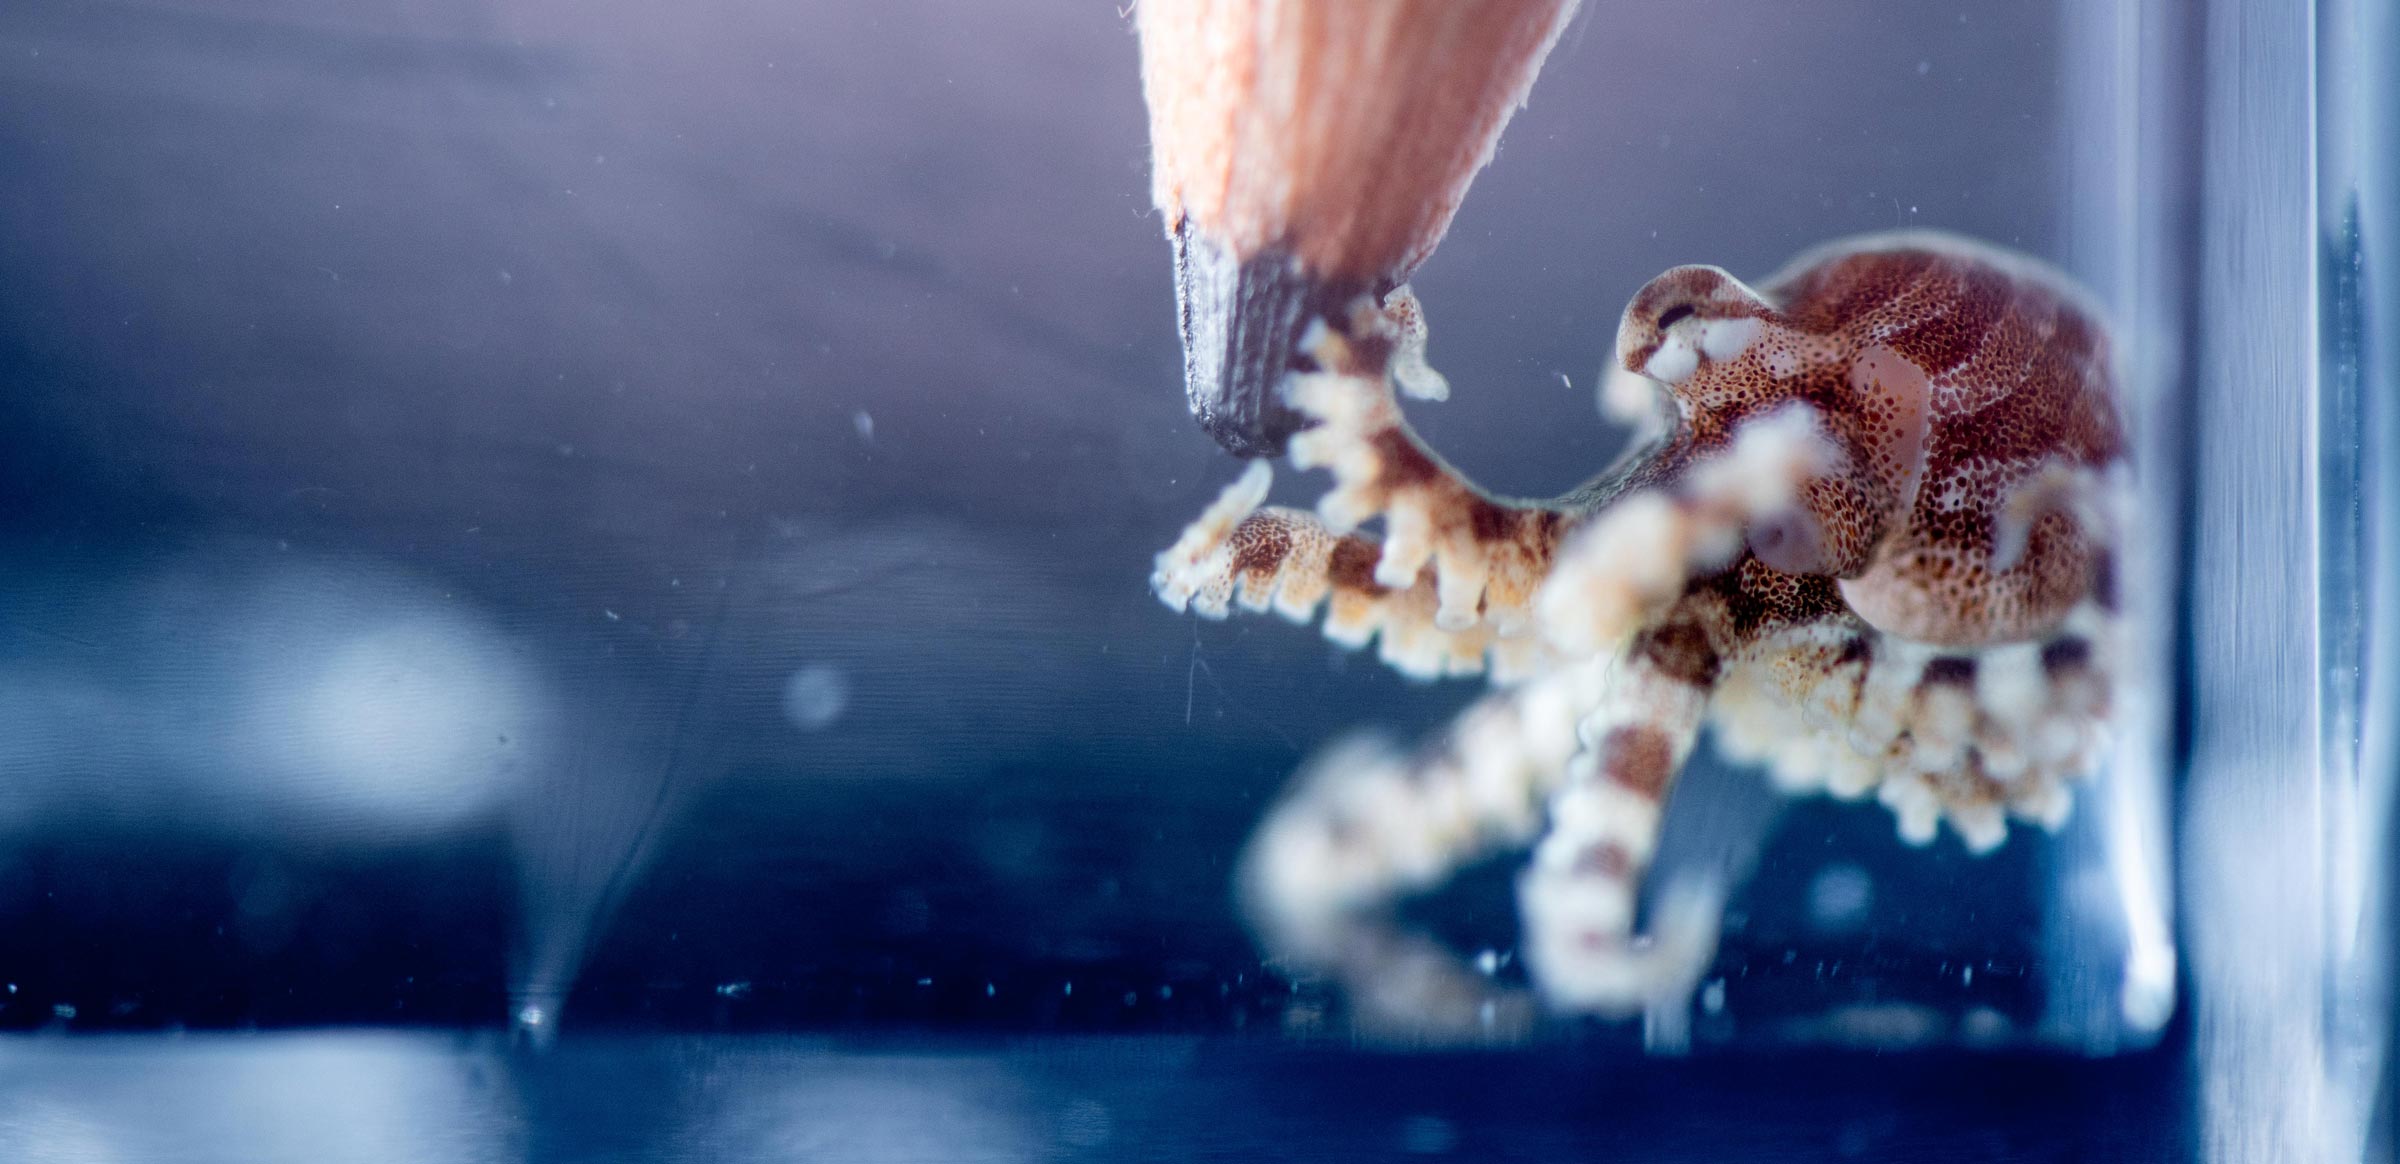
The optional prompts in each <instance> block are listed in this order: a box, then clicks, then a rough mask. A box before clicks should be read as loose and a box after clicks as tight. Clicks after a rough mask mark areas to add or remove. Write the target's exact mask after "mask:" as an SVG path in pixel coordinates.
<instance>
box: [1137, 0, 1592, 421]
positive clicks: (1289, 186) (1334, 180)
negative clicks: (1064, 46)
mask: <svg viewBox="0 0 2400 1164" xmlns="http://www.w3.org/2000/svg"><path fill="white" fill-rule="evenodd" d="M1574 8H1575V5H1574V3H1573V0H1488V2H1485V3H1475V4H1459V3H1455V2H1453V0H1142V2H1141V3H1140V4H1139V5H1137V6H1136V7H1135V9H1134V13H1135V21H1136V26H1137V28H1138V29H1139V31H1140V34H1141V42H1142V89H1143V92H1144V95H1145V96H1146V97H1147V98H1148V101H1149V108H1150V140H1151V150H1152V170H1151V196H1152V199H1153V201H1155V202H1156V203H1157V205H1158V208H1159V210H1160V211H1161V212H1162V213H1163V214H1164V215H1165V217H1166V224H1167V234H1168V237H1169V239H1170V240H1171V241H1172V243H1173V245H1174V249H1175V284H1176V301H1177V304H1178V307H1179V311H1180V317H1181V330H1182V333H1183V341H1184V386H1185V390H1186V392H1187V394H1188V395H1189V397H1190V400H1191V405H1192V411H1193V415H1194V416H1195V417H1197V418H1198V419H1199V420H1200V422H1201V424H1202V425H1203V426H1204V427H1206V428H1207V429H1208V430H1209V432H1210V433H1211V434H1212V435H1214V436H1216V437H1217V439H1218V440H1219V441H1220V442H1221V443H1223V444H1224V445H1225V446H1226V448H1227V449H1229V450H1230V451H1232V452H1234V453H1236V454H1237V455H1244V456H1253V455H1262V454H1264V455H1273V454H1276V453H1279V452H1280V451H1281V450H1282V442H1283V440H1284V439H1285V438H1286V437H1288V436H1289V435H1290V433H1291V432H1292V431H1293V430H1295V429H1296V428H1298V427H1299V424H1300V419H1299V417H1298V415H1297V414H1295V413H1293V412H1291V411H1290V410H1289V409H1288V408H1286V407H1284V406H1283V405H1282V404H1281V403H1280V402H1278V401H1277V400H1276V399H1275V398H1274V395H1273V391H1274V387H1275V384H1276V382H1277V381H1279V380H1280V379H1281V378H1282V376H1283V373H1284V371H1285V370H1286V369H1287V367H1288V366H1289V365H1290V362H1291V359H1292V356H1293V354H1294V347H1293V345H1294V343H1295V342H1296V341H1297V339H1298V337H1299V335H1300V333H1301V331H1302V330H1303V329H1304V328H1305V326H1306V324H1307V322H1308V320H1309V319H1311V318H1313V317H1315V316H1318V315H1322V314H1325V313H1327V312H1328V311H1338V310H1340V309H1342V308H1343V307H1345V306H1346V305H1347V304H1348V303H1349V301H1350V300H1351V299H1353V298H1355V297H1356V296H1358V295H1361V294H1381V293H1383V292H1385V291H1388V290H1390V289H1391V288H1393V287H1394V286H1397V285H1398V284H1400V283H1402V282H1405V281H1406V280H1407V277H1408V274H1409V272H1411V271H1413V270H1414V269H1415V268H1416V266H1417V264H1418V263H1420V262H1423V261H1424V259H1425V257H1426V256H1427V255H1428V254H1431V253H1432V251H1433V248H1434V246H1435V244H1437V243H1438V242H1439V241H1440V240H1441V237H1442V234H1443V232H1444V231H1446V230H1447V229H1449V225H1450V219H1451V216H1452V215H1453V214H1455V213H1456V212H1457V210H1458V204H1459V200H1460V199H1461V198H1463V197H1464V196H1465V195H1466V191H1467V186H1468V184H1469V183H1470V182H1471V181H1472V180H1473V179H1474V176H1475V174H1476V172H1477V171H1479V170H1481V169H1482V168H1483V166H1484V164H1485V163H1486V162H1488V161H1490V160H1491V156H1492V151H1493V149H1494V147H1495V146H1496V145H1497V144H1498V142H1499V139H1500V132H1501V130H1502V129H1503V128H1504V127H1505V126H1506V125H1507V123H1508V119H1509V116H1510V115H1511V114H1512V113H1514V112H1515V111H1516V109H1517V107H1518V106H1520V105H1522V104H1523V103H1524V100H1525V94H1526V91H1527V90H1528V89H1529V88H1530V87H1531V86H1532V84H1533V79H1534V76H1535V74H1537V73H1538V72H1539V71H1540V69H1541V64H1542V59H1543V58H1544V57H1545V56H1546V55H1548V53H1549V51H1550V46H1551V44H1552V43H1553V42H1554V41H1556V39H1557V37H1558V34H1559V32H1560V31H1561V30H1562V29H1563V28H1564V27H1565V26H1566V22H1567V19H1568V17H1569V16H1570V15H1571V14H1572V13H1573V11H1574ZM1396 78H1398V79H1404V80H1403V83H1397V84H1396V83H1394V80H1395V79H1396Z"/></svg>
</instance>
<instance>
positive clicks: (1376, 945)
mask: <svg viewBox="0 0 2400 1164" xmlns="http://www.w3.org/2000/svg"><path fill="white" fill-rule="evenodd" d="M1604 675H1605V664H1603V663H1590V664H1583V665H1578V666H1573V667H1565V668H1559V669H1555V670H1552V671H1549V672H1547V673H1545V674H1544V675H1542V676H1541V677H1539V678H1537V679H1535V680H1533V681H1531V682H1528V683H1526V684H1524V685H1521V686H1519V687H1515V688H1511V689H1508V690H1505V691H1500V692H1495V693H1494V694H1492V695H1488V696H1486V697H1484V698H1483V699H1482V700H1480V701H1478V702H1477V703H1476V704H1475V705H1474V706H1472V707H1470V708H1469V709H1468V710H1467V711H1466V712H1465V713H1464V714H1463V715H1461V716H1460V717H1459V719H1458V720H1457V722H1456V723H1454V724H1453V725H1452V727H1451V728H1450V730H1449V731H1448V732H1446V733H1444V734H1443V735H1442V736H1441V737H1439V738H1438V739H1436V740H1435V741H1433V742H1432V743H1430V744H1429V745H1427V746H1426V747H1424V748H1422V749H1420V750H1418V751H1417V752H1416V753H1414V754H1413V755H1402V754H1400V753H1398V752H1396V751H1394V750H1392V749H1391V748H1390V747H1388V746H1386V745H1384V744H1382V743H1379V742H1376V741H1373V740H1366V739H1354V740H1351V741H1349V742H1347V743H1345V744H1340V745H1336V746H1334V747H1332V748H1329V749H1327V750H1326V751H1325V752H1323V753H1321V754H1320V755H1319V756H1318V757H1317V758H1316V759H1315V760H1313V761H1311V762H1310V764H1309V765H1308V766H1307V767H1306V768H1305V769H1303V770H1302V772H1301V773H1300V775H1299V776H1298V777H1297V778H1296V779H1295V780H1294V781H1293V788H1292V791H1291V793H1290V794H1289V796H1288V797H1287V798H1286V799H1285V800H1284V801H1283V802H1282V803H1280V804H1279V805H1277V806H1276V807H1275V808H1274V809H1273V810H1272V811H1271V812H1269V813H1268V815H1267V818H1266V820H1265V821H1264V822H1263V823H1262V824H1261V825H1260V826H1259V829H1258V831H1257V833H1256V834H1254V836H1253V837H1252V840H1251V843H1250V846H1249V849H1248V851H1247V852H1246V853H1245V854H1244V856H1243V859H1242V869H1241V877H1240V884H1241V887H1242V900H1243V904H1244V907H1245V911H1246V912H1247V914H1248V915H1249V918H1250V921H1251V924H1252V925H1253V927H1254V928H1255V929H1256V930H1257V932H1258V934H1259V937H1260V940H1261V942H1262V943H1263V944H1264V945H1265V947H1266V948H1267V950H1268V951H1269V953H1270V955H1271V956H1272V957H1273V958H1275V959H1276V960H1278V961H1281V962H1283V963H1284V964H1286V965H1287V966H1288V967H1290V968H1291V969H1292V970H1294V971H1297V972H1300V973H1304V974H1326V975H1330V976H1331V977H1332V978H1333V979H1334V980H1335V981H1336V982H1337V983H1338V984H1339V985H1340V986H1341V987H1342V988H1343V991H1344V994H1345V996H1346V997H1348V998H1350V999H1351V1000H1352V1003H1353V1004H1354V1005H1355V1006H1356V1007H1358V1009H1359V1012H1360V1013H1359V1016H1358V1017H1359V1020H1360V1024H1361V1026H1362V1027H1363V1028H1364V1029H1366V1030H1368V1031H1370V1032H1378V1031H1380V1032H1383V1033H1395V1032H1406V1033H1408V1034H1410V1035H1412V1036H1414V1037H1418V1038H1426V1039H1434V1040H1439V1041H1457V1040H1474V1039H1485V1038H1490V1039H1513V1038H1516V1037H1519V1036H1521V1035H1522V1034H1523V1033H1524V1032H1525V1030H1526V1029H1527V1028H1528V1027H1529V1026H1530V1024H1531V1022H1532V1019H1533V1013H1534V1009H1533V1005H1532V1000H1531V999H1530V998H1529V997H1528V996H1526V995H1525V994H1524V992H1522V991H1512V990H1507V989H1504V988H1501V987H1500V986H1498V985H1496V984H1494V983H1493V982H1491V981H1490V980H1489V979H1488V978H1487V977H1485V976H1483V975H1480V974H1478V973H1476V972H1475V971H1473V970H1472V969H1470V968H1469V967H1467V966H1466V965H1465V964H1464V963H1462V962H1461V961H1460V960H1459V958H1458V956H1457V955H1456V954H1455V953H1454V952H1452V951H1450V950H1448V949H1446V948H1444V947H1442V946H1441V945H1439V944H1438V943H1435V942H1434V941H1432V940H1431V939H1430V938H1427V937H1425V936H1423V935H1420V934H1416V933H1413V932H1411V931H1408V930H1406V929H1404V928H1403V927H1402V926H1401V925H1400V924H1399V922H1398V921H1397V920H1396V919H1395V918H1394V917H1393V916H1392V907H1393V906H1394V905H1395V904H1396V903H1397V902H1398V901H1399V900H1400V899H1402V898H1404V897H1406V896H1408V895H1410V894H1413V893H1420V892H1424V891H1427V890H1430V889H1434V888H1436V887H1438V886H1440V885H1441V884H1443V883H1444V882H1445V881H1447V880H1448V879H1449V877H1450V876H1451V875H1453V874H1454V873H1456V872H1457V870H1458V869H1459V868H1460V867H1462V866H1464V865H1466V864H1468V863H1469V862H1471V861H1473V860H1475V859H1477V858H1478V857H1480V856H1482V855H1484V854H1485V853H1488V852H1492V851H1496V850H1500V849H1505V848H1514V847H1519V846H1522V845H1525V844H1527V843H1528V842H1530V841H1531V840H1532V838H1533V836H1534V835H1535V833H1536V832H1537V830H1538V829H1539V828H1540V827H1541V822H1542V805H1543V802H1544V800H1545V799H1546V798H1547V797H1548V796H1549V795H1550V794H1551V792H1552V791H1553V789H1554V788H1555V787H1556V785H1557V782H1558V779H1559V775H1560V773H1562V772H1563V771H1564V770H1565V769H1566V766H1567V761H1568V758H1569V756H1571V755H1572V754H1574V752H1575V751H1576V748H1577V747H1578V743H1577V734H1576V732H1577V725H1578V723H1579V722H1581V721H1582V720H1583V719H1584V718H1585V716H1586V715H1587V714H1588V713H1589V712H1590V710H1591V709H1592V708H1593V707H1596V706H1598V704H1599V702H1600V700H1601V699H1602V698H1603V695H1604V691H1605V684H1604Z"/></svg>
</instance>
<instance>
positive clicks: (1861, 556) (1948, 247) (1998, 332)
mask: <svg viewBox="0 0 2400 1164" xmlns="http://www.w3.org/2000/svg"><path fill="white" fill-rule="evenodd" d="M1662 321H1664V323H1665V324H1666V325H1667V326H1664V327H1662V326H1661V323H1662ZM1730 321H1748V322H1749V323H1750V324H1754V325H1755V327H1756V335H1755V337H1754V338H1750V339H1748V340H1747V342H1745V343H1743V344H1742V345H1741V347H1740V350H1739V352H1738V353H1736V354H1732V355H1730V356H1728V357H1722V358H1712V356H1711V355H1710V354H1708V353H1706V352H1705V351H1703V352H1700V353H1698V354H1697V355H1696V356H1695V357H1694V358H1692V360H1691V363H1692V368H1691V370H1690V371H1689V372H1688V374H1686V375H1684V376H1683V377H1682V378H1681V379H1680V380H1678V381H1676V382H1674V383H1672V384H1671V385H1670V386H1669V388H1670V391H1669V392H1668V397H1669V399H1670V400H1671V402H1672V406H1673V408H1674V409H1675V413H1676V419H1677V421H1679V426H1678V435H1677V440H1678V441H1679V442H1681V443H1684V444H1687V445H1688V446H1689V447H1690V449H1691V450H1693V451H1697V452H1705V451H1708V450H1712V449H1717V448H1721V447H1723V446H1724V445H1725V443H1726V442H1727V441H1728V440H1729V439H1730V438H1731V434H1732V432H1733V430H1734V428H1735V426H1737V425H1739V424H1740V423H1741V422H1742V421H1744V420H1745V419H1747V418H1750V417H1753V416H1756V415H1759V414H1761V413H1763V412H1766V411H1769V410H1772V409H1774V408H1776V407H1778V406H1780V405H1783V404H1785V403H1787V402H1790V401H1804V402H1806V403H1808V404H1810V405H1813V406H1815V407H1816V409H1817V410H1818V412H1819V414H1820V415H1821V416H1823V417H1824V418H1825V422H1826V424H1827V425H1828V427H1830V428H1831V429H1832V430H1833V433H1832V435H1833V436H1834V438H1835V439H1836V441H1837V443H1838V444H1839V445H1840V446H1841V449H1842V451H1843V453H1844V455H1845V457H1846V459H1847V461H1848V464H1847V465H1846V466H1845V467H1844V469H1843V471H1841V472H1838V473H1835V474H1832V475H1829V476H1826V477H1823V478H1819V479H1816V480H1812V481H1810V482H1809V483H1808V484H1807V486H1806V488H1805V489H1804V501H1803V505H1802V509H1803V510H1804V511H1805V513H1804V514H1803V515H1802V524H1803V525H1804V526H1805V527H1806V528H1802V529H1800V530H1798V531H1797V537H1798V539H1799V540H1800V541H1801V542H1802V543H1803V551H1804V552H1800V553H1798V554H1796V555H1795V554H1791V553H1790V552H1789V551H1786V555H1787V556H1790V557H1793V558H1794V560H1793V561H1792V562H1789V563H1787V562H1785V561H1780V560H1779V561H1776V564H1777V565H1782V566H1786V568H1797V569H1798V570H1799V571H1800V572H1805V573H1810V574H1823V575H1827V576H1830V577H1833V578H1837V579H1840V581H1841V590H1842V595H1843V597H1844V599H1845V600H1846V604H1847V605H1848V606H1849V608H1850V609H1852V610H1854V611H1856V612H1857V613H1858V614H1859V615H1860V616H1862V617H1864V618H1865V619H1866V620H1867V621H1868V622H1869V623H1871V624H1872V625H1874V626H1875V627H1877V628H1878V629H1880V630H1883V631H1886V632H1889V633H1892V634H1897V635H1901V636H1903V637H1906V638H1910V639H1914V640H1917V641H1920V642H1926V643H1934V644H1941V645H1945V646H1959V647H1972V646H1980V645H1985V644H1990V643H1998V642H2008V641H2018V640H2025V639H2031V638H2036V637H2039V636H2041V635H2042V634H2043V633H2045V632H2046V631H2048V630H2049V629H2051V628H2052V627H2054V626H2056V625H2057V623H2058V621H2059V620H2060V619H2061V618H2063V617H2064V616H2065V614H2066V612H2067V611H2068V610H2069V609H2070V608H2071V607H2073V606H2074V605H2075V603H2076V602H2078V601H2080V600H2081V599H2082V598H2083V597H2084V596H2086V595H2087V594H2088V593H2090V592H2091V589H2092V586H2093V582H2094V577H2095V573H2096V571H2098V570H2099V569H2101V568H2102V567H2103V565H2104V563H2103V562H2102V556H2103V547H2102V546H2101V545H2100V544H2099V542H2098V540H2097V539H2096V538H2095V537H2094V536H2092V534H2090V533H2089V532H2088V531H2086V530H2085V529H2083V528H2081V526H2080V524H2079V523H2078V521H2077V520H2076V519H2075V518H2074V517H2073V516H2072V515H2071V514H2070V513H2068V512H2064V511H2063V510H2062V509H2061V508H2059V507H2055V506H2053V507H2049V508H2039V507H2037V508H2035V509H2033V510H2032V526H2031V532H2030V535H2029V537H2028V538H2027V539H2026V549H2025V552H2024V553H2023V554H2022V555H2021V556H2020V558H2019V560H2017V561H2016V562H2015V563H2013V564H2011V565H2009V566H2008V568H2006V569H2000V568H1998V565H1997V564H1996V563H1995V560H1994V552H1995V546H1996V545H1997V543H1998V541H1999V525H2000V522H2001V520H2002V514H2003V512H2004V510H2005V509H2006V508H2007V506H2008V505H2009V504H2010V500H2011V497H2012V496H2013V495H2015V494H2016V493H2017V491H2019V490H2021V489H2024V488H2027V487H2028V483H2029V482H2030V481H2032V480H2033V479H2034V478H2035V476H2036V475H2037V474H2039V473H2041V472H2043V471H2044V470H2045V468H2046V467H2052V466H2059V467H2065V468H2067V469H2070V470H2083V471H2088V472H2091V473H2095V474H2096V473H2099V472H2102V471H2104V470H2106V469H2107V468H2108V467H2109V466H2111V465H2112V464H2114V463H2115V462H2117V461H2118V460H2119V459H2120V458H2121V457H2122V456H2123V452H2124V437H2123V432H2122V429H2121V427H2120V424H2119V421H2118V418H2117V414H2116V411H2115V407H2114V404H2113V393H2112V390H2111V383H2110V374H2109V352H2108V345H2107V340H2106V334H2105V332H2104V331H2103V330H2102V329H2101V327H2100V326H2099V325H2098V323H2097V322H2096V320H2095V319H2094V318H2093V316H2092V313H2091V311H2090V309H2089V308H2088V307H2087V306H2086V305H2085V304H2084V303H2082V302H2081V300H2080V297H2079V296H2078V295H2077V294H2076V293H2075V292H2073V291H2072V290H2071V289H2070V285H2069V284H2068V283H2067V282H2066V281H2065V280H2064V278H2063V277H2061V276H2058V275H2056V274H2055V273H2053V272H2050V271H2048V270H2047V269H2045V268H2041V267H2039V266H2037V265H2035V264H2033V263H2031V262H2030V261H2029V260H2026V259H2023V258H2021V257H2018V256H2014V255H2009V254H2005V253H2002V252H1997V251H1993V250H1989V249H1986V248H1983V247H1980V246H1976V245H1974V244H1969V243H1965V242H1963V241H1961V240H1956V239H1952V238H1947V237H1941V236H1909V235H1901V236H1888V237H1886V238H1884V239H1879V240H1873V241H1872V242H1870V243H1869V244H1868V245H1866V246H1863V247H1862V246H1860V245H1858V244H1848V245H1845V246H1843V247H1841V248H1838V249H1834V250H1830V251H1825V252H1819V253H1817V254H1814V255H1811V256H1804V257H1803V258H1801V259H1800V260H1798V261H1797V262H1795V263H1794V264H1793V265H1792V266H1791V267H1790V268H1788V269H1787V270H1786V271H1785V272H1784V273H1782V274H1780V275H1778V276H1776V277H1774V278H1772V279H1770V280H1768V281H1767V282H1766V284H1765V288H1764V290H1763V291H1760V292H1753V291H1751V290H1750V289H1749V288H1747V287H1745V286H1743V285H1742V284H1741V282H1740V281H1739V280H1736V279H1734V278H1733V277H1732V276H1731V275H1728V274H1726V273H1725V272H1723V271H1721V270H1718V269H1717V268H1714V267H1699V266H1695V267H1679V268H1676V269H1674V270H1672V271H1669V272H1667V273H1666V274H1663V275H1661V276H1659V277H1658V278H1656V279H1654V280H1652V281H1651V282H1650V283H1649V284H1648V285H1647V286H1645V287H1644V288H1642V290H1641V292H1640V293H1639V294H1637V295H1636V296H1635V297H1634V300H1633V302H1632V304H1631V305H1630V306H1629V307H1628V308H1627V310H1626V314H1625V319H1624V322H1623V324H1622V326H1621V328H1620V331H1619V341H1618V352H1619V356H1620V358H1621V359H1622V360H1623V362H1624V364H1625V366H1626V368H1627V369H1628V370H1630V371H1633V372H1636V373H1644V374H1652V375H1655V374H1656V373H1657V372H1658V371H1659V370H1660V369H1661V367H1662V366H1664V367H1666V370H1668V371H1669V372H1670V373H1673V372H1675V371H1679V370H1680V369H1679V368H1676V367H1674V366H1673V362H1674V357H1675V355H1676V353H1675V352H1674V351H1672V350H1669V349H1670V348H1671V346H1672V345H1673V344H1674V343H1675V341H1674V340H1673V338H1672V334H1673V332H1672V329H1681V331H1682V333H1683V334H1684V335H1685V336H1686V337H1689V336H1691V335H1694V334H1697V333H1698V331H1699V329H1705V328H1709V327H1717V328H1720V329H1722V328H1723V327H1725V326H1726V324H1727V323H1728V322H1730ZM1695 346H1698V347H1705V346H1706V345H1705V344H1698V343H1695V342H1694V341H1692V340H1690V339H1689V338H1686V339H1685V340H1684V341H1683V343H1682V347H1683V349H1684V350H1690V349H1692V348H1693V347H1695ZM1662 353H1663V354H1664V359H1663V360H1662ZM1810 519H1813V520H1810ZM1768 532H1769V533H1770V534H1774V535H1777V537H1778V540H1779V541H1785V542H1787V544H1788V540H1789V538H1790V537H1791V536H1792V534H1791V533H1790V531H1784V530H1770V531H1768ZM1758 536H1759V531H1755V530H1754V531H1753V549H1754V550H1755V551H1756V552H1757V553H1758V554H1759V556H1760V557H1762V558H1768V559H1771V560H1772V559H1775V558H1776V554H1774V553H1771V552H1770V548H1769V547H1767V546H1765V545H1761V544H1759V542H1758Z"/></svg>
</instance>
